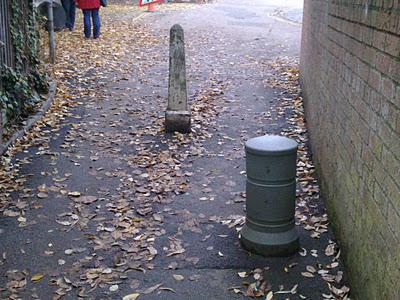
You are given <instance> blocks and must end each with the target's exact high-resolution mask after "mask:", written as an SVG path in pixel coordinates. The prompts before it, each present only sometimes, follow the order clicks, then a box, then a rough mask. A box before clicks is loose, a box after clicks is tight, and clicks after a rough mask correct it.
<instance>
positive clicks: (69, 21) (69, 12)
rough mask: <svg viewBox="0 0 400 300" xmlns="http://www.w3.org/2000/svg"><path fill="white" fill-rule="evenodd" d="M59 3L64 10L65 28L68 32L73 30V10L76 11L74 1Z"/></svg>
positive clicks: (62, 0) (63, 0)
mask: <svg viewBox="0 0 400 300" xmlns="http://www.w3.org/2000/svg"><path fill="white" fill-rule="evenodd" d="M61 3H62V6H63V7H64V10H65V16H66V21H65V26H66V27H67V28H68V29H69V30H73V29H74V25H75V10H76V5H75V0H61Z"/></svg>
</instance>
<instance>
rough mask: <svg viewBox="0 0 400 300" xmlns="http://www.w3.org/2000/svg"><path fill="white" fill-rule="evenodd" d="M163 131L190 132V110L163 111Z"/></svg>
mask: <svg viewBox="0 0 400 300" xmlns="http://www.w3.org/2000/svg"><path fill="white" fill-rule="evenodd" d="M165 131H166V132H175V131H178V132H180V133H189V132H190V112H189V111H172V110H167V111H166V112H165Z"/></svg>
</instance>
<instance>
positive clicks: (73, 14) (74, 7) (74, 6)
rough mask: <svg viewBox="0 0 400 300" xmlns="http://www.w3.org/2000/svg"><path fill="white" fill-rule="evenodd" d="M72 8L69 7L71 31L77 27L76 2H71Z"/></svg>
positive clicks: (71, 0) (72, 0)
mask: <svg viewBox="0 0 400 300" xmlns="http://www.w3.org/2000/svg"><path fill="white" fill-rule="evenodd" d="M70 4H71V5H70V7H69V25H70V26H69V30H71V31H72V30H73V29H74V26H75V11H76V4H75V0H70Z"/></svg>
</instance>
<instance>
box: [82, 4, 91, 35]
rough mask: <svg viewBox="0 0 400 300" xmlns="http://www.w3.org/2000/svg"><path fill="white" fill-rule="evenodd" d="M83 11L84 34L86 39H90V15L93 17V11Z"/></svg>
mask: <svg viewBox="0 0 400 300" xmlns="http://www.w3.org/2000/svg"><path fill="white" fill-rule="evenodd" d="M82 11H83V27H84V30H83V31H84V33H85V37H87V38H90V34H91V24H90V23H91V22H90V21H91V20H90V15H91V9H82Z"/></svg>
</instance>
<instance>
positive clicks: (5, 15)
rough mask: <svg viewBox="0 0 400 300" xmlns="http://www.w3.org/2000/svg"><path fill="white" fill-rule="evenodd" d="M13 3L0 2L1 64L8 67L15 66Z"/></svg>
mask: <svg viewBox="0 0 400 300" xmlns="http://www.w3.org/2000/svg"><path fill="white" fill-rule="evenodd" d="M11 1H12V0H1V1H0V64H4V65H6V66H8V67H13V66H14V47H13V43H12V38H11V27H10V22H11ZM0 85H1V83H0Z"/></svg>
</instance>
